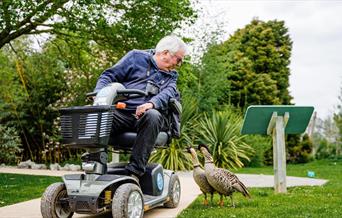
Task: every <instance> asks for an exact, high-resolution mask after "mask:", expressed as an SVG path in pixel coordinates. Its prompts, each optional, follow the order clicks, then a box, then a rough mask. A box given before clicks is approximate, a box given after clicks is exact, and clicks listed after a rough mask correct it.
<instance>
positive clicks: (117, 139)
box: [108, 132, 169, 151]
mask: <svg viewBox="0 0 342 218" xmlns="http://www.w3.org/2000/svg"><path fill="white" fill-rule="evenodd" d="M136 137H137V133H136V132H124V133H121V134H118V135H112V136H111V137H110V138H109V143H108V145H111V146H113V147H114V149H115V150H128V151H129V150H132V147H133V145H134V142H135V138H136ZM168 139H169V136H168V134H167V133H166V132H160V133H159V134H158V137H157V139H156V142H155V145H154V146H155V147H163V146H165V145H166V144H167V142H168Z"/></svg>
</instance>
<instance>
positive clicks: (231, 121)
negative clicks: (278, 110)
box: [196, 110, 253, 169]
mask: <svg viewBox="0 0 342 218" xmlns="http://www.w3.org/2000/svg"><path fill="white" fill-rule="evenodd" d="M241 126H242V119H241V117H240V116H239V115H237V114H235V113H234V112H232V111H231V110H225V111H213V113H212V115H211V116H209V115H208V114H204V116H203V117H202V118H201V119H200V120H199V125H198V127H197V128H196V131H197V134H198V140H199V141H200V142H201V143H204V144H207V145H208V146H209V149H210V150H211V154H212V156H213V159H214V163H215V165H216V166H218V167H223V168H234V169H236V168H239V167H242V166H243V162H242V161H241V160H242V159H245V160H248V161H249V157H248V156H249V155H250V154H251V153H252V151H253V149H252V148H251V147H250V146H249V145H248V144H246V143H245V142H244V141H243V138H244V136H241V135H240V129H241Z"/></svg>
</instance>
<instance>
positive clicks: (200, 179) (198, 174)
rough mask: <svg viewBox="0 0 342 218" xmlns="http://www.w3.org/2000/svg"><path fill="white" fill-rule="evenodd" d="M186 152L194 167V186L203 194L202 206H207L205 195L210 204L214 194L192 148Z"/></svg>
mask: <svg viewBox="0 0 342 218" xmlns="http://www.w3.org/2000/svg"><path fill="white" fill-rule="evenodd" d="M187 150H188V152H189V153H190V154H191V160H192V164H193V166H194V170H193V175H192V176H193V177H194V180H195V182H196V184H197V185H198V186H199V188H200V190H201V192H202V193H203V194H204V202H203V204H204V205H208V199H207V194H210V201H211V203H212V202H213V194H214V191H215V190H214V189H213V187H211V185H210V184H209V183H208V180H207V178H206V177H205V172H204V170H203V169H202V168H201V165H200V163H199V161H198V158H197V154H196V151H195V149H194V148H191V147H189V148H188V149H187Z"/></svg>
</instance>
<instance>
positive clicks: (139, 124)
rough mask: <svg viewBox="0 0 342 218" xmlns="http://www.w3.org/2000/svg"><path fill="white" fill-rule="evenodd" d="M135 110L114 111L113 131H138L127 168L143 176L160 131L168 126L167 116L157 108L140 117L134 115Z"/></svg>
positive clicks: (118, 132) (115, 132)
mask: <svg viewBox="0 0 342 218" xmlns="http://www.w3.org/2000/svg"><path fill="white" fill-rule="evenodd" d="M133 113H134V112H129V111H124V110H116V111H114V118H113V119H114V120H113V126H112V132H113V133H114V134H120V133H122V132H136V133H137V137H136V140H135V143H134V145H133V147H132V155H131V158H130V163H129V164H128V165H127V166H126V169H127V170H129V171H130V172H132V173H134V174H136V175H137V176H142V175H143V174H144V173H145V168H146V165H147V161H148V159H149V157H150V154H151V152H152V150H153V146H154V144H155V141H156V139H157V137H158V134H159V132H160V131H162V130H164V129H165V127H166V123H167V121H166V118H165V117H164V116H163V115H162V114H161V113H160V112H159V111H157V110H155V109H150V110H147V111H146V112H145V113H144V114H143V115H142V116H141V117H140V118H139V119H136V118H135V117H134V115H133Z"/></svg>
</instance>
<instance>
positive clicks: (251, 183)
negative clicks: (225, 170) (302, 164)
mask: <svg viewBox="0 0 342 218" xmlns="http://www.w3.org/2000/svg"><path fill="white" fill-rule="evenodd" d="M0 173H17V174H30V175H48V176H62V175H64V174H70V173H73V172H70V171H51V170H27V169H17V168H1V167H0ZM177 174H178V176H179V179H180V182H181V187H182V196H181V201H180V204H179V206H178V207H177V208H175V209H166V208H155V209H153V210H150V211H147V212H146V213H145V216H144V217H145V218H155V217H157V218H174V217H176V216H177V214H178V213H180V212H181V211H182V210H183V209H185V208H186V207H188V206H189V205H190V204H191V202H192V201H193V200H195V199H196V197H197V196H198V195H199V194H200V193H201V192H200V190H199V188H198V187H197V185H196V184H195V182H194V180H193V178H192V172H178V173H177ZM237 176H238V177H239V178H240V180H241V181H242V182H243V183H244V184H245V185H246V186H247V187H273V184H274V183H273V182H274V181H273V176H271V175H254V174H237ZM286 179H287V180H286V181H287V186H288V187H290V186H313V185H324V184H325V183H326V182H327V180H323V179H310V178H301V177H292V176H288V177H286ZM73 217H77V218H81V217H83V218H108V217H111V216H110V214H108V213H107V214H101V215H97V216H89V215H80V214H76V215H74V216H73ZM0 218H41V215H40V199H39V198H38V199H33V200H30V201H25V202H22V203H18V204H14V205H10V206H5V207H0Z"/></svg>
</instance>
